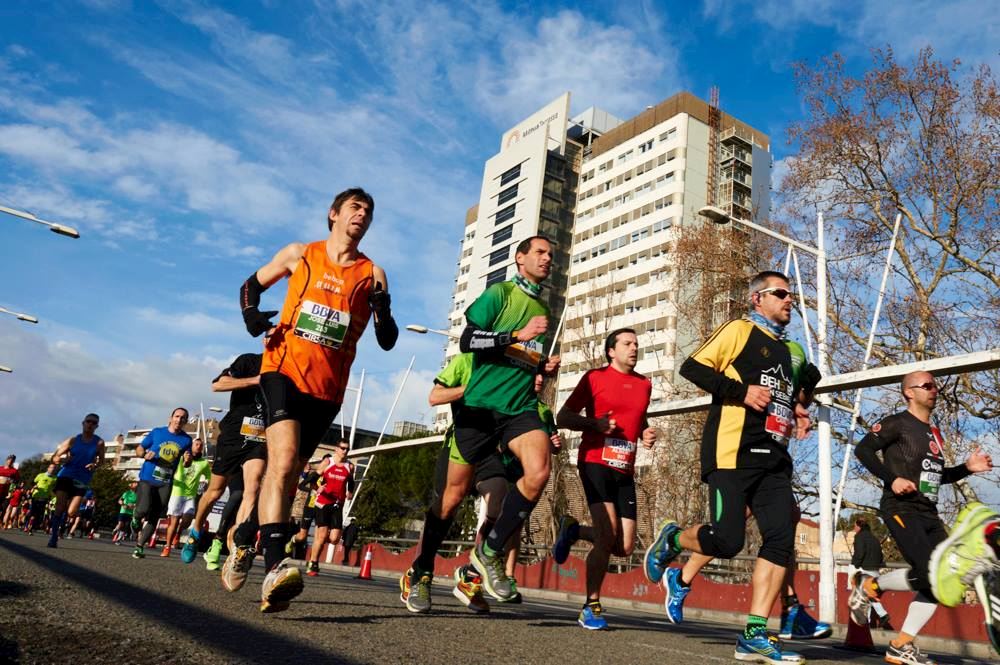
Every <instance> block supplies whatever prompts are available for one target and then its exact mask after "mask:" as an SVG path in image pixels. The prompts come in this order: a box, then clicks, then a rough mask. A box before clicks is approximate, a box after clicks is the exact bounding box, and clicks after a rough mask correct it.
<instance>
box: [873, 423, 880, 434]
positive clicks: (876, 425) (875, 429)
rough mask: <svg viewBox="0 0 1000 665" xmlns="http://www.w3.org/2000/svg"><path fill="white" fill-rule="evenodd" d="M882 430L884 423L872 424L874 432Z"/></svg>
mask: <svg viewBox="0 0 1000 665" xmlns="http://www.w3.org/2000/svg"><path fill="white" fill-rule="evenodd" d="M881 431H882V423H875V425H873V426H872V432H874V433H875V434H878V433H879V432H881Z"/></svg>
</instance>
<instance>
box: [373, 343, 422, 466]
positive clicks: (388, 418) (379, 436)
mask: <svg viewBox="0 0 1000 665" xmlns="http://www.w3.org/2000/svg"><path fill="white" fill-rule="evenodd" d="M416 359H417V357H416V356H410V364H409V366H408V367H407V368H406V373H405V374H403V380H402V381H400V382H399V388H397V389H396V396H395V397H394V398H393V400H392V406H390V407H389V414H388V415H387V416H386V417H385V422H384V423H382V431H381V432H379V433H378V440H377V441H376V442H375V445H376V446H377V445H378V444H380V443H382V437H383V436H385V428H386V427H388V426H389V421H390V420H392V412H393V411H395V410H396V404H398V403H399V396H400V395H402V394H403V386H405V385H406V379H407V378H408V377H409V376H410V370H411V369H413V361H415V360H416Z"/></svg>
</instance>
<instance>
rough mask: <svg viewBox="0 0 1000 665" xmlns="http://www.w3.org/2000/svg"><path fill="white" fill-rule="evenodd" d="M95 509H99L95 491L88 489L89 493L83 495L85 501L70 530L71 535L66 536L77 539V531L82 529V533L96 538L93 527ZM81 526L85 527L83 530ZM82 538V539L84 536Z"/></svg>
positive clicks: (81, 502) (81, 504) (81, 503)
mask: <svg viewBox="0 0 1000 665" xmlns="http://www.w3.org/2000/svg"><path fill="white" fill-rule="evenodd" d="M95 508H97V497H96V496H94V490H93V489H91V488H89V487H88V488H87V491H86V492H84V493H83V500H82V501H80V510H79V511H77V514H76V518H75V519H74V520H73V525H72V526H71V527H70V528H69V533H68V534H66V537H67V538H73V537H75V534H76V531H77V529H80V531H82V532H83V533H85V534H87V535H88V536H90V537H91V538H93V537H94V532H93V528H92V527H93V526H94V509H95ZM81 526H82V527H83V528H82V529H81V528H80V527H81ZM80 537H81V538H82V536H80Z"/></svg>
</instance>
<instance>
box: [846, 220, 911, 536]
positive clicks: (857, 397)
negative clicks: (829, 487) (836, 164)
mask: <svg viewBox="0 0 1000 665" xmlns="http://www.w3.org/2000/svg"><path fill="white" fill-rule="evenodd" d="M902 219H903V214H902V213H896V223H895V224H894V225H893V227H892V240H891V241H890V242H889V252H888V253H887V254H886V255H885V267H883V268H882V283H881V284H880V285H879V288H878V299H877V300H876V301H875V311H874V312H873V313H872V325H871V329H870V330H869V331H868V344H867V345H866V346H865V360H864V362H863V363H861V371H862V372H863V371H865V370H866V369H868V364H869V361H870V360H871V357H872V347H873V346H874V345H875V332H876V331H877V330H878V320H879V316H880V315H881V313H882V300H883V299H884V298H885V287H886V284H888V282H889V270H890V269H891V268H892V254H893V252H894V251H895V249H896V236H897V234H898V233H899V223H900V221H901V220H902ZM863 390H864V389H863V388H858V389H857V391H855V393H854V408H853V409H852V410H851V426H850V427H849V428H848V430H847V445H846V446H845V447H844V464H843V466H841V467H840V483H839V484H838V486H837V501H836V503H834V505H833V523H834V524H835V525H836V523H837V520H838V519H840V506H841V504H842V503H843V500H844V486H845V485H846V484H847V466H848V463H849V462H850V460H851V450H852V449H853V448H854V428H855V427H857V425H858V415H860V413H861V393H862V392H863Z"/></svg>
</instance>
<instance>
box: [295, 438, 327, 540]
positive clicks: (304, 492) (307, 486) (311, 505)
mask: <svg viewBox="0 0 1000 665" xmlns="http://www.w3.org/2000/svg"><path fill="white" fill-rule="evenodd" d="M332 457H333V455H331V454H330V453H327V454H325V455H323V458H322V459H321V460H320V461H319V462H318V463H316V464H313V463H312V462H310V463H308V464H306V465H305V466H303V467H302V475H301V476H300V480H299V486H298V488H297V491H296V492H295V499H294V500H293V501H292V520H293V521H295V523H296V525H297V526H298V527H299V530H298V531H296V532H295V535H294V536H292V540H291V542H289V544H288V546H286V547H285V553H286V554H288V555H289V556H291V557H292V558H293V559H307V558H308V557H309V547H308V538H309V529H310V527H312V524H313V520H315V519H316V490H317V489H318V488H319V481H320V478H321V477H322V473H323V471H324V470H325V469H326V465H327V464H329V463H330V459H331V458H332ZM296 517H297V520H296Z"/></svg>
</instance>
